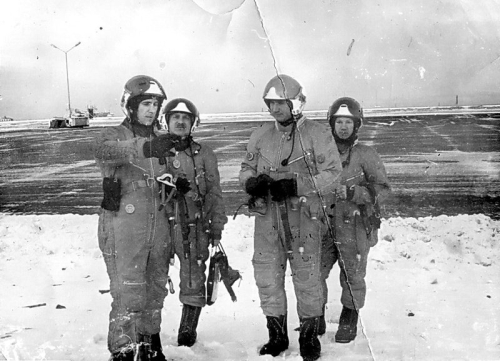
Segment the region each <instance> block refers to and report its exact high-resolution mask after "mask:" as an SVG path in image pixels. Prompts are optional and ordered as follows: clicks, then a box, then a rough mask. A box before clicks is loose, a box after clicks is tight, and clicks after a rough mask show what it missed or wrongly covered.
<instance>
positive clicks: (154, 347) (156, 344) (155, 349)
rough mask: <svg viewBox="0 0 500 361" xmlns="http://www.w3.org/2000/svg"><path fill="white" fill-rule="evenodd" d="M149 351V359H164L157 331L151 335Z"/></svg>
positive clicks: (163, 360) (152, 360)
mask: <svg viewBox="0 0 500 361" xmlns="http://www.w3.org/2000/svg"><path fill="white" fill-rule="evenodd" d="M151 351H152V356H151V361H166V358H165V355H164V354H163V348H162V347H161V340H160V334H159V333H155V334H154V335H151Z"/></svg>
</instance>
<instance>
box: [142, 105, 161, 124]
mask: <svg viewBox="0 0 500 361" xmlns="http://www.w3.org/2000/svg"><path fill="white" fill-rule="evenodd" d="M158 106H159V102H158V100H157V99H155V98H151V99H145V100H143V101H142V102H140V103H139V106H138V107H137V121H138V122H139V123H141V124H143V125H151V124H153V122H154V120H155V118H156V113H157V112H158Z"/></svg>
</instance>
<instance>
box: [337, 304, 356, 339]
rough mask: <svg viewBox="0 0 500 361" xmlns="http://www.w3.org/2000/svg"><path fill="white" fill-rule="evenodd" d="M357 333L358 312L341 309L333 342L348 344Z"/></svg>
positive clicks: (345, 308)
mask: <svg viewBox="0 0 500 361" xmlns="http://www.w3.org/2000/svg"><path fill="white" fill-rule="evenodd" d="M357 332H358V312H357V311H356V310H351V309H350V308H347V307H345V306H344V307H343V308H342V312H341V313H340V320H339V329H338V331H337V333H336V334H335V342H339V343H349V342H351V341H352V340H354V339H355V338H356V333H357Z"/></svg>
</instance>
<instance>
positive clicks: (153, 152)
mask: <svg viewBox="0 0 500 361" xmlns="http://www.w3.org/2000/svg"><path fill="white" fill-rule="evenodd" d="M179 140H180V137H179V136H178V135H174V134H170V133H168V134H162V135H159V136H157V137H156V138H153V140H151V141H150V142H146V143H144V147H143V148H142V149H143V151H144V156H145V157H146V158H152V157H154V158H163V157H165V156H171V155H174V154H169V150H170V149H172V148H174V146H175V145H176V144H177V143H178V142H179ZM170 153H171V152H170Z"/></svg>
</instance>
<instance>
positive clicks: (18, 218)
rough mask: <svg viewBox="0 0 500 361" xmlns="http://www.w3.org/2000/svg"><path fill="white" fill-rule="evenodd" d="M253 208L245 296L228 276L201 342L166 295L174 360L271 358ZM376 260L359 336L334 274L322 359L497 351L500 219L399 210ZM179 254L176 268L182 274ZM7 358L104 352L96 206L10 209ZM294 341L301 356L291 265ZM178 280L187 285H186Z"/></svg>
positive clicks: (230, 229)
mask: <svg viewBox="0 0 500 361" xmlns="http://www.w3.org/2000/svg"><path fill="white" fill-rule="evenodd" d="M252 233H253V219H252V218H248V217H246V216H238V217H237V218H236V220H234V221H233V220H231V221H230V222H229V224H228V225H227V227H226V229H225V231H224V234H223V244H224V246H225V249H226V252H227V253H228V256H229V260H230V264H231V266H232V267H233V268H235V269H238V270H240V271H241V274H242V275H243V279H242V280H241V281H240V282H239V283H238V282H237V283H236V284H235V291H236V294H237V296H238V301H237V302H234V303H233V302H231V299H230V297H229V295H228V293H227V291H226V290H225V289H224V288H223V287H222V288H221V289H220V290H219V298H218V300H217V302H216V303H215V304H214V305H212V306H207V307H205V308H204V310H203V313H202V316H201V320H200V325H199V329H198V331H199V332H198V342H197V343H196V344H195V345H194V346H193V347H192V348H186V347H178V346H177V344H176V335H177V328H178V324H179V320H180V313H181V305H180V302H179V300H178V293H175V294H173V295H169V296H168V297H167V298H166V300H165V308H164V311H163V323H162V332H161V339H162V342H163V345H164V352H165V355H166V356H167V359H168V360H176V361H177V360H186V361H187V360H259V361H264V360H272V359H273V358H272V357H270V356H258V349H259V347H260V346H261V345H262V344H263V343H264V342H266V341H267V329H266V322H265V317H264V316H263V314H262V312H261V309H260V307H259V299H258V295H257V289H256V286H255V282H254V279H253V270H252V264H251V257H252V250H253V245H252ZM380 236H381V237H380V239H381V240H380V242H379V244H378V245H377V246H376V247H375V248H373V249H372V251H371V253H370V261H369V266H368V276H367V282H368V294H367V302H366V307H365V308H364V309H363V310H362V313H361V316H362V317H361V322H360V324H359V330H358V337H357V339H356V340H355V342H352V343H349V344H337V343H335V342H334V340H333V339H334V335H335V332H336V330H337V326H338V318H339V313H340V310H341V305H340V303H339V291H340V287H339V285H338V267H336V268H334V271H333V272H332V274H331V275H330V278H329V285H330V298H329V300H328V301H329V302H328V305H327V314H326V317H327V333H326V334H325V335H324V336H323V337H321V343H322V348H323V352H322V358H321V359H322V360H372V359H373V360H499V359H500V302H499V300H500V286H499V281H500V261H499V258H500V221H497V220H492V219H490V218H488V217H486V216H483V215H473V216H472V215H460V216H455V217H448V216H439V217H433V218H420V219H415V218H390V219H386V220H384V221H383V224H382V229H381V234H380ZM177 274H178V264H176V265H175V266H174V267H173V268H172V269H171V275H172V277H173V280H174V284H175V285H176V288H177V284H178V276H177ZM0 289H1V290H2V297H1V316H0V360H81V361H83V360H88V361H90V360H92V361H94V360H106V359H107V357H108V351H107V349H106V334H107V322H108V313H109V311H110V302H111V297H110V294H109V293H107V292H106V290H108V289H109V281H108V276H107V274H106V271H105V267H104V261H103V259H102V256H101V253H100V251H99V249H98V247H97V216H96V215H84V216H81V215H73V214H67V215H7V214H0ZM287 290H288V295H289V326H288V330H289V333H290V336H291V337H290V341H291V344H290V348H289V349H288V351H287V352H286V353H284V354H282V355H281V356H280V357H277V358H276V359H278V360H283V359H286V360H290V361H293V360H297V361H298V360H301V358H300V356H299V353H298V333H297V332H295V331H293V329H294V328H295V327H296V326H297V325H298V318H297V315H296V311H295V309H296V308H295V307H296V303H295V297H294V295H293V291H292V290H293V288H292V283H291V277H290V276H287ZM176 291H178V289H177V290H176Z"/></svg>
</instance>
